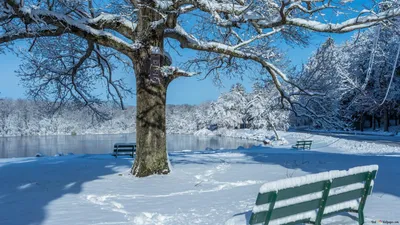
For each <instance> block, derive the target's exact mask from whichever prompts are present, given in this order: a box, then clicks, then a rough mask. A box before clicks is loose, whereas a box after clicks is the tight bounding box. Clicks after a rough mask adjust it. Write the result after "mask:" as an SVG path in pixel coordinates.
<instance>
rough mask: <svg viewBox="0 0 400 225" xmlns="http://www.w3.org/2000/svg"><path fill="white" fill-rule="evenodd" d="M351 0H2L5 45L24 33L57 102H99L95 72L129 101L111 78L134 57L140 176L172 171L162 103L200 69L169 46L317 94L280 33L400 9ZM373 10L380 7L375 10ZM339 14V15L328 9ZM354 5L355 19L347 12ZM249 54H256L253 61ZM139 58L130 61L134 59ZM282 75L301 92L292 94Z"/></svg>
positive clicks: (289, 35) (0, 26) (303, 34)
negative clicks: (294, 73) (297, 76)
mask: <svg viewBox="0 0 400 225" xmlns="http://www.w3.org/2000/svg"><path fill="white" fill-rule="evenodd" d="M348 2H350V1H342V2H338V1H332V0H252V1H243V0H170V1H164V0H109V1H101V0H99V1H96V0H1V1H0V46H2V47H8V48H11V49H16V48H17V47H18V46H12V45H11V44H12V43H15V42H16V41H18V40H21V39H27V40H28V42H29V44H30V47H29V50H30V51H31V53H28V54H23V57H24V58H25V59H26V60H27V61H29V63H28V65H27V66H24V67H22V68H21V74H22V77H23V79H24V80H25V81H29V82H32V83H31V85H32V88H31V91H32V93H31V94H32V95H36V96H42V97H43V98H46V97H49V95H53V97H54V96H55V97H57V98H58V101H57V102H58V103H62V102H65V101H68V100H71V99H72V100H76V101H78V100H79V101H82V102H83V103H85V104H86V105H87V106H89V107H91V108H92V109H93V110H94V111H96V110H97V108H96V98H95V96H93V95H91V94H90V93H89V90H90V88H89V87H90V86H91V85H92V84H93V82H95V81H93V80H96V79H99V77H102V78H103V79H105V81H106V83H107V87H108V91H109V93H110V96H111V98H113V99H114V101H116V102H118V103H119V104H120V105H121V106H122V107H123V104H122V99H123V96H124V90H125V91H129V90H128V89H125V86H124V85H123V83H122V82H121V81H118V80H115V79H113V76H112V71H113V68H114V65H113V64H117V63H121V62H122V63H123V64H125V65H127V66H128V67H129V66H131V68H133V70H134V74H135V76H136V91H137V93H136V94H137V123H136V130H137V148H138V150H137V156H136V158H135V162H134V165H133V167H132V173H133V174H134V175H136V176H138V177H144V176H148V175H152V174H167V173H169V171H170V169H169V167H168V159H167V153H166V127H165V124H166V123H165V105H166V92H167V87H168V85H169V83H170V82H171V81H172V80H174V79H175V78H177V77H182V76H192V75H193V73H189V72H185V71H184V70H181V69H178V68H176V67H172V66H171V63H172V60H171V58H170V57H169V56H168V54H167V53H166V52H165V50H164V49H165V48H164V45H165V44H167V45H171V46H172V47H174V45H175V44H179V46H180V47H181V48H187V49H192V50H196V51H198V52H200V55H199V57H198V58H196V60H194V61H189V62H188V64H187V66H188V68H196V67H197V68H206V69H207V71H206V75H208V74H213V75H216V76H219V74H220V71H222V70H223V71H227V72H232V73H235V72H236V73H238V72H239V73H240V72H242V71H245V70H246V69H248V68H250V69H251V66H253V65H258V66H259V67H260V68H262V70H261V71H262V72H263V73H264V72H265V74H266V75H268V76H270V78H271V79H272V81H273V82H274V84H275V87H276V88H277V89H278V92H279V93H280V95H281V96H282V102H283V101H285V102H286V103H288V104H290V105H293V104H294V102H292V101H291V98H292V96H295V95H296V94H297V93H299V92H302V93H304V94H309V95H313V94H315V93H311V92H308V91H307V90H304V89H302V88H301V87H296V85H295V84H294V83H293V82H291V80H290V79H289V77H288V76H286V75H285V72H284V71H285V70H284V69H279V68H278V67H279V66H282V63H281V61H280V60H281V59H282V57H283V56H282V54H280V52H279V48H277V46H276V45H275V43H274V41H276V40H286V41H290V42H291V43H294V44H295V45H300V44H306V43H307V31H316V32H334V33H343V32H349V31H353V30H356V29H361V28H366V27H370V26H374V25H376V24H378V23H379V22H381V21H384V20H387V19H390V18H393V17H396V16H399V15H400V8H398V5H397V3H396V2H394V1H389V0H388V1H382V2H381V3H380V4H385V5H386V6H387V7H386V9H387V10H386V11H381V12H379V13H375V12H374V8H372V9H365V10H362V11H360V12H358V13H357V12H354V10H352V9H351V8H350V5H349V3H348ZM375 11H377V10H376V9H375ZM327 13H328V14H332V15H335V14H337V15H338V16H337V17H334V19H333V20H330V19H329V18H328V17H325V16H324V15H325V14H327ZM343 13H351V14H348V15H355V17H354V18H351V19H347V18H348V15H341V14H343ZM249 62H252V63H250V64H249ZM130 64H132V65H130ZM282 83H287V84H290V85H292V86H293V87H294V89H295V90H296V91H293V93H287V91H285V89H284V88H282Z"/></svg>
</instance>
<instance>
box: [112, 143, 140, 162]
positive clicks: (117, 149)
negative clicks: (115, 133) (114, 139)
mask: <svg viewBox="0 0 400 225" xmlns="http://www.w3.org/2000/svg"><path fill="white" fill-rule="evenodd" d="M135 152H136V143H116V144H114V152H113V155H114V156H115V158H117V157H118V155H127V153H128V154H129V155H131V156H132V157H133V154H134V153H135Z"/></svg>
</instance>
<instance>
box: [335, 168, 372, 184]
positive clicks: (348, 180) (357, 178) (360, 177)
mask: <svg viewBox="0 0 400 225" xmlns="http://www.w3.org/2000/svg"><path fill="white" fill-rule="evenodd" d="M371 173H372V177H373V179H374V178H375V177H376V174H377V171H376V170H375V171H372V172H371ZM367 177H368V172H365V173H358V174H354V175H350V176H346V177H338V178H335V179H334V180H333V182H332V186H331V188H336V187H341V186H345V185H349V184H354V183H360V182H363V181H366V180H367Z"/></svg>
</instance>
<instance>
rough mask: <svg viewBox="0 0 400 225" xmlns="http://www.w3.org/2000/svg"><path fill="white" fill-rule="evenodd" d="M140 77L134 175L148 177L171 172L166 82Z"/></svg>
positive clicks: (137, 83)
mask: <svg viewBox="0 0 400 225" xmlns="http://www.w3.org/2000/svg"><path fill="white" fill-rule="evenodd" d="M143 75H144V74H143V73H142V76H137V79H138V80H137V82H136V88H137V94H136V98H137V108H136V110H137V115H136V146H137V151H136V158H135V162H134V165H133V167H132V174H134V175H135V176H137V177H145V176H149V175H152V174H167V173H169V172H170V169H169V166H168V156H167V139H166V122H165V107H166V94H167V87H166V86H167V85H165V84H164V83H163V82H157V81H154V80H151V79H148V77H149V76H143Z"/></svg>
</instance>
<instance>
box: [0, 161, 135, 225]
mask: <svg viewBox="0 0 400 225" xmlns="http://www.w3.org/2000/svg"><path fill="white" fill-rule="evenodd" d="M71 158H73V160H71ZM131 163H132V158H130V159H125V158H124V159H120V158H118V159H114V157H112V156H106V157H105V156H100V157H96V156H89V155H83V156H62V157H44V158H24V159H21V160H19V159H18V160H17V161H13V162H12V163H2V164H0V224H4V225H6V224H7V225H28V224H29V225H39V224H42V223H43V222H44V221H45V219H46V217H48V212H47V209H46V208H47V207H48V205H49V204H50V203H51V202H52V201H55V200H57V199H59V198H62V197H63V196H65V195H67V194H79V193H81V191H82V188H83V185H84V184H85V183H86V182H90V181H93V180H99V179H102V178H101V176H105V175H109V174H115V173H118V172H117V171H116V170H114V169H113V168H115V167H116V166H118V167H119V166H130V165H131ZM73 207H74V206H73V202H71V204H70V205H66V206H65V208H60V209H58V210H59V211H58V212H54V211H52V214H59V215H58V216H60V217H61V218H60V220H61V221H62V217H68V216H71V215H69V213H68V210H70V209H73ZM82 213H84V212H82Z"/></svg>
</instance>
